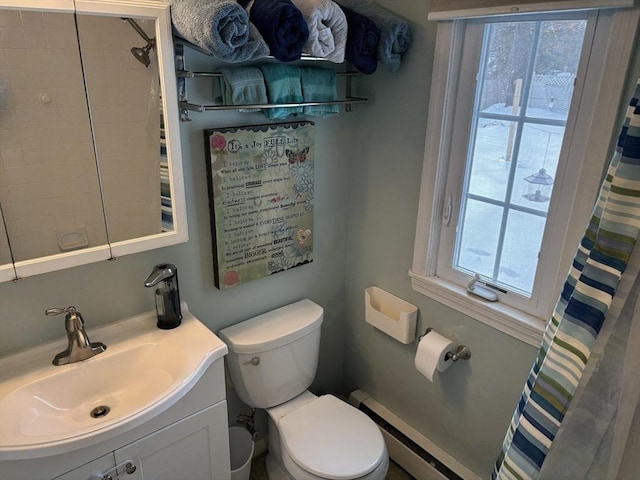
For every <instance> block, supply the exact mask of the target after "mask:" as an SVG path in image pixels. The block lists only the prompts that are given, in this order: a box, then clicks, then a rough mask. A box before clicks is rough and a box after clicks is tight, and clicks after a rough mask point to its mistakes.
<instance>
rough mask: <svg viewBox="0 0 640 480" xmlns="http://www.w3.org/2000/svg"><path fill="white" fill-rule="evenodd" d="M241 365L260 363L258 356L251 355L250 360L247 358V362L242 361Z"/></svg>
mask: <svg viewBox="0 0 640 480" xmlns="http://www.w3.org/2000/svg"><path fill="white" fill-rule="evenodd" d="M242 364H243V365H249V364H251V365H253V366H257V365H260V357H253V358H252V359H251V360H249V361H248V362H242Z"/></svg>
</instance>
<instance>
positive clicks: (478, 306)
mask: <svg viewBox="0 0 640 480" xmlns="http://www.w3.org/2000/svg"><path fill="white" fill-rule="evenodd" d="M409 276H410V277H411V286H412V287H413V289H414V290H415V291H417V292H419V293H422V294H423V295H426V296H427V297H429V298H432V299H434V300H436V301H437V302H440V303H442V304H444V305H446V306H447V307H450V308H453V309H454V310H457V311H458V312H460V313H464V314H465V315H468V316H469V317H471V318H474V319H476V320H478V321H479V322H482V323H484V324H485V325H488V326H490V327H493V328H495V329H496V330H499V331H500V332H502V333H505V334H507V335H509V336H511V337H513V338H517V339H518V340H521V341H523V342H525V343H527V344H529V345H532V346H534V347H539V346H540V342H541V341H542V334H543V333H544V328H545V324H546V321H545V320H542V319H540V318H537V317H534V316H532V315H528V314H526V313H524V312H522V311H521V310H517V309H515V308H512V307H510V306H508V305H505V304H504V303H501V302H487V301H486V300H481V299H480V298H476V297H474V296H473V295H470V294H468V293H467V292H466V291H465V289H464V288H463V287H461V286H459V285H456V284H453V283H451V282H447V281H446V280H443V279H441V278H438V277H427V276H424V275H421V274H419V273H416V272H411V271H410V272H409Z"/></svg>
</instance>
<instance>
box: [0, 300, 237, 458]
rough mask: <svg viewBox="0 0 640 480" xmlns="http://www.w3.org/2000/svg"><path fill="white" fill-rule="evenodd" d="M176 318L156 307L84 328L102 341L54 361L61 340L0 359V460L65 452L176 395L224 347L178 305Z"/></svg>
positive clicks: (141, 417)
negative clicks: (88, 354) (169, 321)
mask: <svg viewBox="0 0 640 480" xmlns="http://www.w3.org/2000/svg"><path fill="white" fill-rule="evenodd" d="M182 313H183V320H182V324H181V325H180V326H179V327H178V328H175V329H173V330H160V329H158V328H156V325H155V324H156V316H155V311H153V312H148V313H144V314H141V315H137V316H134V317H131V318H127V319H124V320H120V321H117V322H114V323H111V324H108V325H105V326H102V327H99V328H96V329H93V330H89V331H88V333H89V337H90V338H91V340H92V341H100V342H103V343H105V344H106V345H107V350H106V351H105V352H103V353H101V354H100V355H97V356H95V357H92V358H90V359H88V360H84V361H82V362H78V363H73V364H69V365H63V366H53V365H52V364H51V360H52V359H53V357H54V355H55V354H56V353H58V352H60V351H62V350H64V349H65V348H66V344H67V341H66V338H65V339H64V340H61V341H56V342H51V343H48V344H45V345H41V346H38V347H35V348H32V349H29V350H26V351H24V352H20V353H17V354H15V355H12V356H8V357H4V358H2V359H0V412H1V413H0V460H8V459H25V458H36V457H41V456H47V455H55V454H61V453H66V452H69V451H71V450H74V449H76V448H79V447H85V446H87V445H90V444H93V443H97V442H99V441H103V440H106V439H108V438H111V437H113V436H116V435H119V434H121V433H123V432H125V431H127V430H130V429H132V428H134V427H136V426H138V425H140V424H142V423H144V422H146V421H148V420H149V419H151V418H153V417H154V416H156V415H158V414H159V413H161V412H163V411H165V410H166V409H167V408H169V407H170V406H171V405H173V404H174V403H175V402H176V401H178V400H179V399H180V398H182V397H183V396H184V395H185V394H186V393H187V392H188V391H189V390H190V389H191V388H192V387H193V386H194V385H195V384H196V382H197V381H198V380H199V379H200V377H201V376H202V374H203V373H204V372H205V370H206V369H207V367H208V366H209V365H211V364H212V363H213V362H214V361H216V360H217V359H219V358H222V357H223V356H224V355H225V354H226V353H227V347H226V345H225V344H224V343H223V342H222V341H221V340H220V339H219V338H218V337H217V336H216V335H215V334H214V333H213V332H211V331H210V330H209V329H208V328H207V327H206V326H204V325H203V324H202V323H201V322H200V321H199V320H197V319H196V318H195V317H194V316H193V315H192V314H191V313H189V311H188V309H187V306H186V304H184V303H183V304H182Z"/></svg>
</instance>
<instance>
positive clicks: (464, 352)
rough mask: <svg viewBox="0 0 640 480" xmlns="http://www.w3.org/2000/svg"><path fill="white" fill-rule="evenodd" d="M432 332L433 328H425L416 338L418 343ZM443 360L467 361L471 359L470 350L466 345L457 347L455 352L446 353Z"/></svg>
mask: <svg viewBox="0 0 640 480" xmlns="http://www.w3.org/2000/svg"><path fill="white" fill-rule="evenodd" d="M431 331H433V328H427V329H426V330H425V332H424V334H422V335H420V336H419V337H418V341H420V340H422V337H424V336H425V335H427V334H428V333H429V332H431ZM444 358H445V360H451V361H452V362H457V361H458V360H469V359H470V358H471V350H470V349H469V347H467V346H466V345H458V348H456V351H455V352H447V354H446V355H445V357H444Z"/></svg>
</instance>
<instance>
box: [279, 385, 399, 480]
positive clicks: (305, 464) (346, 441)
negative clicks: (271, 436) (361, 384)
mask: <svg viewBox="0 0 640 480" xmlns="http://www.w3.org/2000/svg"><path fill="white" fill-rule="evenodd" d="M278 429H279V430H280V434H281V435H280V438H281V442H282V446H283V447H284V448H283V450H284V451H283V452H282V453H283V456H285V454H286V456H288V457H289V458H290V460H292V461H293V462H294V463H295V464H296V465H297V466H298V467H300V468H301V469H302V470H304V471H305V472H308V473H310V474H311V475H312V476H313V475H315V476H317V477H320V478H326V479H331V480H350V479H356V478H361V477H365V476H367V475H368V474H369V473H371V472H373V471H374V470H376V469H377V468H378V467H379V466H380V464H381V463H383V462H384V459H385V458H386V456H387V451H386V447H385V444H384V439H383V438H382V434H381V433H380V430H379V429H378V427H377V426H376V424H375V423H374V422H372V421H371V419H370V418H369V417H367V416H366V415H365V414H364V413H362V412H360V411H359V410H357V409H355V408H354V407H352V406H350V405H348V404H346V403H344V402H342V401H340V400H338V399H337V398H336V397H334V396H333V395H323V396H321V397H318V398H317V399H315V400H313V401H311V402H309V403H306V404H304V405H302V406H301V407H300V408H298V409H295V410H294V411H292V412H290V413H288V414H286V415H284V416H283V417H281V418H280V420H279V421H278ZM385 472H386V469H385Z"/></svg>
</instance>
